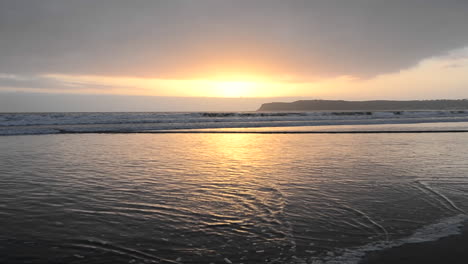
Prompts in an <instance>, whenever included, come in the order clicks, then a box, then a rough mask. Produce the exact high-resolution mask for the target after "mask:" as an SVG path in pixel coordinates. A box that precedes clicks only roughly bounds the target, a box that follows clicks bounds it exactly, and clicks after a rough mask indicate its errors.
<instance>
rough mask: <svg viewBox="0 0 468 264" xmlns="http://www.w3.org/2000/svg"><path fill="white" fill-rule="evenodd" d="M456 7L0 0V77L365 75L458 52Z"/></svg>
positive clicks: (464, 9) (462, 27)
mask: <svg viewBox="0 0 468 264" xmlns="http://www.w3.org/2000/svg"><path fill="white" fill-rule="evenodd" d="M467 14H468V1H465V0H445V1H441V0H405V1H403V0H392V1H388V0H341V1H339V0H317V1H315V0H290V1H284V0H197V1H191V0H185V1H182V0H165V1H157V0H151V1H150V0H134V1H127V0H126V1H121V0H92V1H91V0H41V1H27V0H10V1H7V0H0V73H13V74H39V73H56V72H59V73H69V74H99V75H128V76H151V77H162V78H164V77H171V78H172V77H174V78H184V77H187V76H190V75H193V74H195V75H196V74H198V73H200V74H203V73H205V72H209V71H210V70H213V69H217V68H231V69H236V68H237V69H239V70H242V67H244V66H246V65H254V67H256V68H261V69H267V71H270V72H275V73H278V74H285V75H296V76H299V77H301V78H310V77H313V76H336V75H357V76H372V75H375V74H379V73H385V72H391V71H396V70H399V69H402V68H405V67H408V66H411V65H413V64H414V63H416V62H418V61H419V60H421V59H423V58H427V57H430V56H434V55H440V54H443V53H444V52H447V51H449V50H453V49H456V48H460V47H463V46H466V45H468V26H467V25H468V15H467Z"/></svg>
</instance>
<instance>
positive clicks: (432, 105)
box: [258, 99, 468, 111]
mask: <svg viewBox="0 0 468 264" xmlns="http://www.w3.org/2000/svg"><path fill="white" fill-rule="evenodd" d="M459 109H460V110H461V109H468V100H466V99H464V100H423V101H386V100H376V101H342V100H301V101H296V102H292V103H267V104H263V105H262V106H261V107H260V109H258V111H386V110H389V111H395V110H459Z"/></svg>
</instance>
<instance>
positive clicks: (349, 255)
mask: <svg viewBox="0 0 468 264" xmlns="http://www.w3.org/2000/svg"><path fill="white" fill-rule="evenodd" d="M467 221H468V215H466V214H459V215H455V216H451V217H447V218H444V219H441V220H440V221H439V222H437V223H434V224H430V225H427V226H424V227H422V228H420V229H418V230H416V231H415V232H414V233H413V234H412V235H411V236H409V237H405V238H402V239H397V240H393V241H379V242H374V243H370V244H367V245H364V246H361V247H357V248H352V249H345V250H343V252H342V253H341V254H340V255H337V254H330V256H326V257H322V258H315V257H313V258H311V259H310V262H311V263H313V264H357V263H359V262H360V261H361V260H362V258H363V257H364V256H365V255H366V254H367V253H368V252H372V251H381V250H384V249H389V248H393V247H398V246H401V245H404V244H410V243H422V242H430V241H436V240H438V239H440V238H443V237H448V236H452V235H458V234H460V233H461V228H462V226H463V224H464V223H465V222H467Z"/></svg>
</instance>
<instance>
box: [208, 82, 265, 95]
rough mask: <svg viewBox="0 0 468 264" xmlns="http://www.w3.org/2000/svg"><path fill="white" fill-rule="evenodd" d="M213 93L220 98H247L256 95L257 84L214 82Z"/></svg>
mask: <svg viewBox="0 0 468 264" xmlns="http://www.w3.org/2000/svg"><path fill="white" fill-rule="evenodd" d="M213 85H214V90H215V91H214V93H215V94H217V95H218V96H220V97H249V96H253V95H255V93H256V88H258V86H259V84H257V83H255V82H246V81H220V82H214V83H213Z"/></svg>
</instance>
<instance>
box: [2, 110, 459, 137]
mask: <svg viewBox="0 0 468 264" xmlns="http://www.w3.org/2000/svg"><path fill="white" fill-rule="evenodd" d="M433 122H468V112H465V111H386V112H385V111H384V112H366V111H362V112H355V111H352V112H346V111H341V112H198V113H11V114H0V135H28V134H57V133H93V132H95V133H110V132H114V133H123V132H126V133H131V132H143V131H150V130H168V129H170V130H173V129H203V128H250V127H287V126H326V125H367V124H408V123H433Z"/></svg>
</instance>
